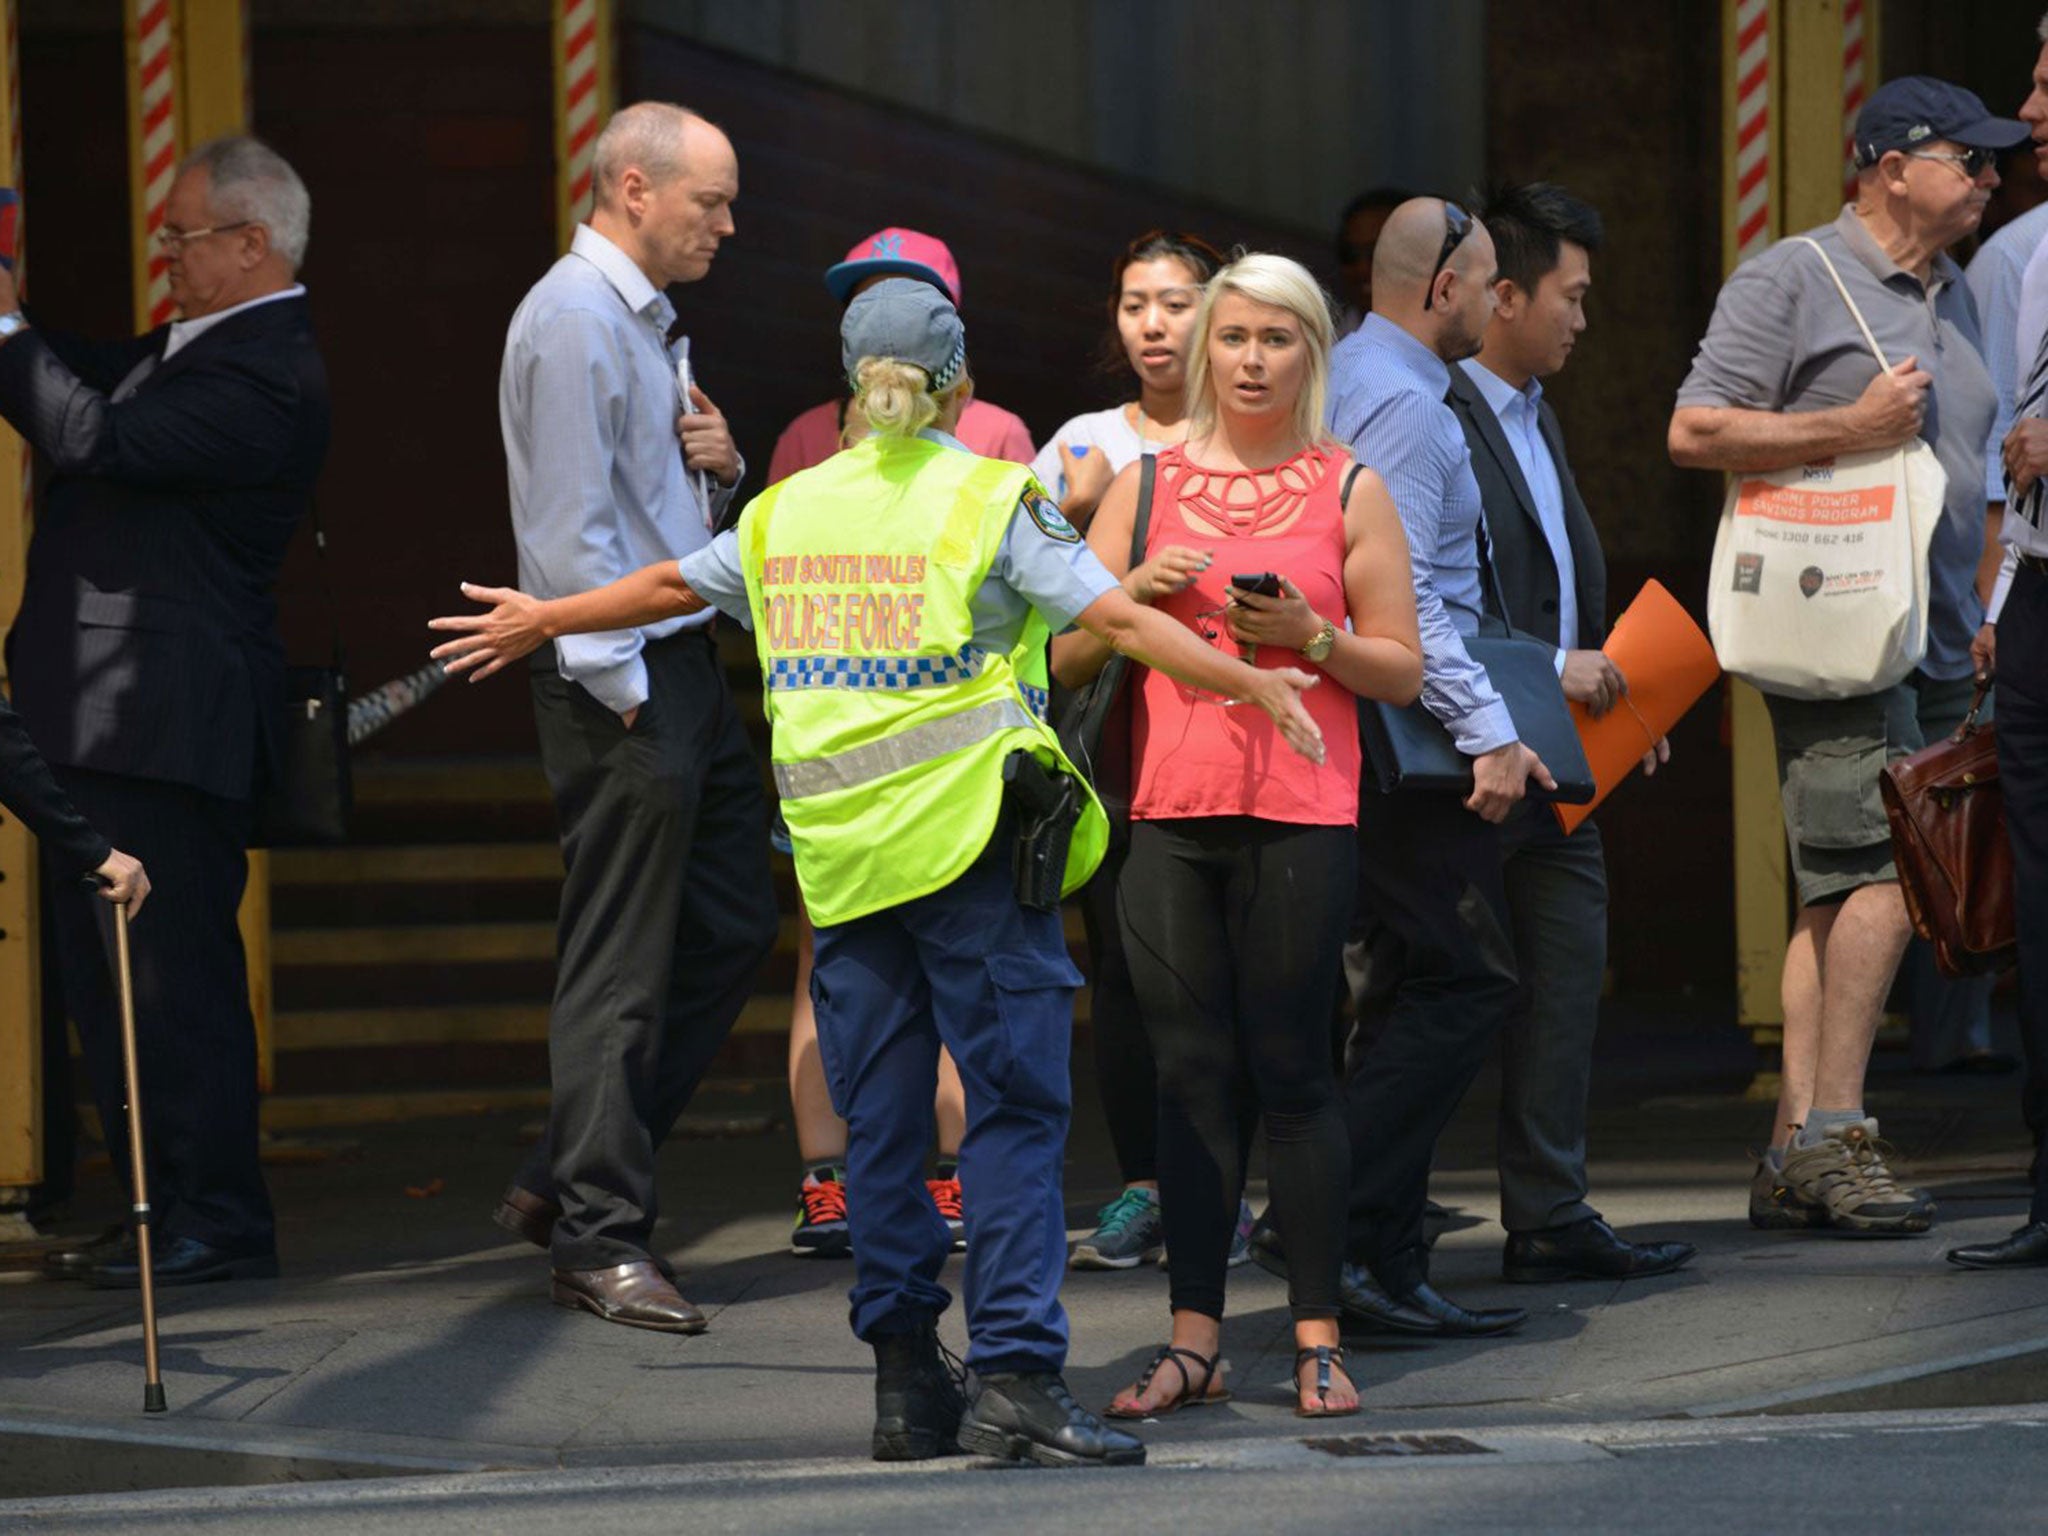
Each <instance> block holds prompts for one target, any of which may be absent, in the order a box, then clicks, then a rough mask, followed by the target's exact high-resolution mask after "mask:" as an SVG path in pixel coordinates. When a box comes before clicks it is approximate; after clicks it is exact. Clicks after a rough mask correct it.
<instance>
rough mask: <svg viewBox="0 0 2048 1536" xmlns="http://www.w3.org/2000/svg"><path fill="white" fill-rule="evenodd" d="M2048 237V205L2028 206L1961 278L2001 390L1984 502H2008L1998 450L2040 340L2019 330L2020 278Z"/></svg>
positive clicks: (1987, 455)
mask: <svg viewBox="0 0 2048 1536" xmlns="http://www.w3.org/2000/svg"><path fill="white" fill-rule="evenodd" d="M2044 238H2048V203H2043V204H2042V205H2041V206H2040V207H2038V208H2029V209H2028V210H2027V211H2026V212H2025V213H2023V214H2021V215H2020V216H2019V217H2018V218H2016V219H2014V220H2013V221H2012V222H2011V223H2010V224H2007V225H2005V226H2003V227H2002V228H2000V229H1999V231H1998V232H1997V233H1996V234H1994V235H1993V236H1992V237H1991V238H1990V239H1989V240H1986V241H1985V242H1984V244H1983V245H1982V246H1980V247H1979V248H1978V250H1977V254H1976V255H1975V256H1972V257H1971V258H1970V265H1969V266H1968V267H1967V268H1966V269H1965V270H1964V272H1963V280H1964V281H1965V282H1967V283H1968V284H1969V285H1970V297H1971V298H1973V299H1975V300H1976V301H1977V332H1978V335H1979V336H1981V337H1982V338H1983V341H1984V366H1985V368H1986V369H1988V370H1989V371H1990V374H1991V387H1992V388H1993V389H1995V390H1997V391H1998V414H1997V415H1995V416H1993V417H1992V418H1991V435H1990V437H1989V438H1987V439H1986V440H1985V444H1984V499H1985V500H1986V501H1987V502H1991V501H1997V502H2002V501H2004V500H2005V462H2004V460H2003V459H2002V458H2001V457H2000V456H1999V451H1998V450H1999V448H2000V446H2001V445H2003V444H2004V442H2005V435H2006V433H2008V432H2010V431H2011V430H2012V421H2013V412H2014V407H2015V406H2016V405H2017V403H2018V400H2019V389H2020V385H2022V384H2023V383H2025V382H2026V376H2027V370H2028V369H2029V368H2030V367H2032V366H2033V362H2034V349H2035V348H2036V347H2037V346H2039V345H2040V340H2041V338H2040V337H2039V336H2038V335H2036V336H2033V337H2029V338H2022V337H2021V336H2020V334H2019V329H2020V280H2021V279H2022V278H2024V277H2025V276H2026V275H2027V263H2028V261H2029V260H2031V259H2032V257H2033V254H2034V252H2035V251H2036V250H2038V249H2039V248H2040V245H2041V241H2042V240H2043V239H2044Z"/></svg>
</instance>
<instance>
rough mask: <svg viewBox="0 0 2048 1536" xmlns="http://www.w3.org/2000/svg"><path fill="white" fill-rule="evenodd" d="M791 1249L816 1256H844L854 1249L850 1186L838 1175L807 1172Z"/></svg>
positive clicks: (824, 1257) (792, 1233)
mask: <svg viewBox="0 0 2048 1536" xmlns="http://www.w3.org/2000/svg"><path fill="white" fill-rule="evenodd" d="M789 1251H790V1252H791V1253H800V1254H802V1255H804V1256H805V1257H806V1258H813V1259H837V1258H844V1257H845V1256H846V1255H847V1254H850V1253H852V1252H853V1233H852V1231H851V1230H850V1229H849V1228H848V1227H847V1225H846V1186H845V1185H844V1184H842V1183H841V1182H840V1181H839V1179H838V1178H837V1177H836V1176H834V1177H831V1178H823V1179H821V1178H819V1177H818V1176H817V1175H816V1174H815V1173H807V1174H805V1175H804V1181H803V1184H802V1185H801V1186H800V1187H799V1188H798V1190H797V1208H796V1225H795V1226H794V1227H793V1228H792V1229H791V1230H790V1234H789Z"/></svg>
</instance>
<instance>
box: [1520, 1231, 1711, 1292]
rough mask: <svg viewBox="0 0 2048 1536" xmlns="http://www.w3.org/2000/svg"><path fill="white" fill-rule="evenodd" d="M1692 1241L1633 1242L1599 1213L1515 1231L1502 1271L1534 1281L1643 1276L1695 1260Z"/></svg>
mask: <svg viewBox="0 0 2048 1536" xmlns="http://www.w3.org/2000/svg"><path fill="white" fill-rule="evenodd" d="M1698 1252H1699V1250H1698V1249H1697V1248H1695V1247H1693V1245H1692V1244H1691V1243H1631V1242H1628V1241H1626V1240H1624V1239H1623V1238H1621V1237H1620V1236H1619V1235H1617V1234H1616V1232H1615V1230H1614V1228H1612V1227H1610V1226H1608V1225H1607V1223H1606V1222H1604V1221H1602V1220H1601V1219H1600V1218H1599V1217H1598V1216H1588V1217H1587V1218H1586V1219H1585V1220H1584V1221H1575V1222H1573V1223H1572V1224H1571V1225H1570V1226H1568V1227H1547V1228H1544V1229H1543V1230H1541V1231H1537V1232H1510V1233H1509V1234H1508V1240H1507V1246H1506V1247H1505V1248H1503V1249H1502V1250H1501V1259H1500V1272H1501V1274H1502V1276H1503V1277H1504V1278H1506V1279H1509V1280H1513V1281H1515V1282H1516V1283H1518V1284H1522V1285H1528V1284H1532V1283H1536V1282H1540V1281H1545V1280H1639V1279H1642V1278H1643V1277H1644V1276H1646V1275H1668V1274H1670V1273H1671V1271H1673V1270H1674V1269H1679V1268H1682V1267H1683V1266H1685V1265H1686V1264H1689V1263H1691V1262H1692V1260H1693V1257H1694V1256H1695V1255H1696V1254H1697V1253H1698Z"/></svg>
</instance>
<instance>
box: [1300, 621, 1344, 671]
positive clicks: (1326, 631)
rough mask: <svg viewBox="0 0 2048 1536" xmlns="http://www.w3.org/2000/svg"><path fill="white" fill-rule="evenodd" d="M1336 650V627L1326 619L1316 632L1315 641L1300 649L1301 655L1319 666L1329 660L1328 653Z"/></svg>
mask: <svg viewBox="0 0 2048 1536" xmlns="http://www.w3.org/2000/svg"><path fill="white" fill-rule="evenodd" d="M1336 648H1337V626H1336V625H1334V624H1332V623H1331V622H1330V621H1329V620H1328V619H1325V620H1323V627H1322V628H1321V629H1319V630H1317V631H1316V637H1315V639H1313V640H1311V641H1309V643H1308V644H1307V645H1304V646H1303V647H1302V648H1301V654H1302V655H1303V656H1305V657H1307V658H1308V659H1309V660H1310V661H1313V662H1315V663H1316V664H1318V665H1321V664H1322V663H1323V662H1325V661H1328V660H1329V659H1330V652H1331V651H1333V650H1335V649H1336Z"/></svg>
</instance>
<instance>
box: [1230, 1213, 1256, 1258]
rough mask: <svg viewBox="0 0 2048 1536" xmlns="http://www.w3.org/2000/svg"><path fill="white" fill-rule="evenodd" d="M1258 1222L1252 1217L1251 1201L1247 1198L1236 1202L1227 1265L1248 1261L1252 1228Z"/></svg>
mask: <svg viewBox="0 0 2048 1536" xmlns="http://www.w3.org/2000/svg"><path fill="white" fill-rule="evenodd" d="M1257 1224H1258V1223H1257V1222H1256V1221H1254V1220H1253V1218H1252V1203H1251V1201H1249V1200H1240V1201H1238V1202H1237V1230H1236V1231H1234V1232H1232V1233H1231V1234H1230V1258H1229V1260H1228V1264H1229V1267H1230V1268H1232V1269H1235V1268H1237V1266H1238V1265H1240V1264H1244V1263H1247V1262H1249V1261H1250V1259H1251V1256H1252V1228H1253V1227H1254V1226H1256V1225H1257Z"/></svg>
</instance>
